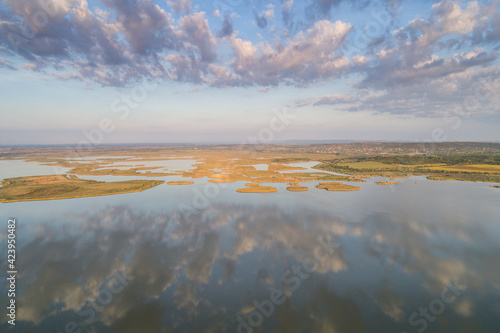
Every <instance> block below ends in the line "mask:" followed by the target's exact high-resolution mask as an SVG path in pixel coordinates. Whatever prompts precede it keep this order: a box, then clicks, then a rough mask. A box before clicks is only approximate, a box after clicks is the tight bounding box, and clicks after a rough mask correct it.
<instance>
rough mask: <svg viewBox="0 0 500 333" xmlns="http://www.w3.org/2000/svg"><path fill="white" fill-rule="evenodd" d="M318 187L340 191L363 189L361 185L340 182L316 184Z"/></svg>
mask: <svg viewBox="0 0 500 333" xmlns="http://www.w3.org/2000/svg"><path fill="white" fill-rule="evenodd" d="M316 188H319V189H324V190H327V191H339V192H344V191H357V190H360V189H361V187H359V186H353V185H345V184H342V183H338V182H329V183H319V184H318V185H316Z"/></svg>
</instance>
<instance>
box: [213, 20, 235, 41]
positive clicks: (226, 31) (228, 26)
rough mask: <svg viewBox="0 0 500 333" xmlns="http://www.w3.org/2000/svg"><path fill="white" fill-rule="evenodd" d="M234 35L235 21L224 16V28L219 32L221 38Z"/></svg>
mask: <svg viewBox="0 0 500 333" xmlns="http://www.w3.org/2000/svg"><path fill="white" fill-rule="evenodd" d="M232 34H233V21H232V20H231V18H230V17H229V16H228V15H224V21H223V22H222V28H221V30H220V31H219V33H218V35H217V36H219V37H227V36H231V35H232Z"/></svg>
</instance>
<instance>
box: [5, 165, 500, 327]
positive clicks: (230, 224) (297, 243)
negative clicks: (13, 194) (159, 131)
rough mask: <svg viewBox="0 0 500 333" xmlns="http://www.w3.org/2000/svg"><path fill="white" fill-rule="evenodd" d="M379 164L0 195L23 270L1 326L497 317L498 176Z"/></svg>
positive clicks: (465, 322) (387, 323)
mask: <svg viewBox="0 0 500 333" xmlns="http://www.w3.org/2000/svg"><path fill="white" fill-rule="evenodd" d="M1 162H2V163H9V162H8V161H1ZM10 163H17V164H19V163H27V162H20V161H15V162H10ZM179 163H181V162H179ZM184 163H186V162H184ZM17 164H16V165H17ZM124 164H126V163H124ZM190 165H191V164H190ZM293 165H297V166H301V165H302V166H304V167H307V168H310V167H311V166H312V165H311V164H293ZM175 166H176V167H177V165H175ZM40 168H47V169H43V171H44V172H42V173H39V174H47V173H46V172H45V171H47V172H50V170H49V169H50V168H51V167H50V166H40ZM16 169H17V170H20V171H17V173H15V175H16V176H17V175H23V176H24V175H30V174H36V172H37V171H42V170H41V169H37V168H36V167H34V166H33V165H32V164H29V165H25V166H24V167H22V166H20V167H17V168H16ZM5 170H6V169H5V168H4V169H2V170H1V172H2V174H0V176H1V177H0V178H5V177H7V176H9V177H10V174H4V173H3V172H4V171H5ZM98 177H106V180H108V178H110V177H111V179H116V180H121V179H122V178H123V179H129V178H132V179H140V178H139V177H114V176H95V177H90V176H89V177H88V178H89V179H90V178H91V179H102V178H98ZM81 178H87V177H83V176H82V177H81ZM145 179H151V178H147V177H145ZM153 179H154V178H153ZM158 179H165V180H180V179H182V180H186V179H187V178H182V177H180V176H169V177H159V178H158ZM382 179H385V178H379V177H372V178H371V179H368V180H367V182H366V183H355V185H356V186H360V187H361V190H359V191H353V192H328V191H324V190H319V189H315V188H314V185H316V184H318V182H316V181H313V182H303V183H302V185H305V186H308V187H309V188H310V189H309V191H306V192H289V191H287V190H286V186H287V185H286V184H283V183H277V184H272V185H271V186H275V187H277V188H278V191H277V192H274V193H236V192H235V190H236V189H238V188H241V187H244V183H245V182H235V183H220V184H214V183H209V182H207V180H206V179H194V181H195V184H194V185H189V186H169V185H166V184H163V185H160V186H158V187H155V188H152V189H150V190H147V191H144V192H139V193H128V194H121V195H114V196H105V197H93V198H78V199H66V200H51V201H34V202H17V203H3V204H1V203H0V210H1V211H2V216H3V217H5V219H7V217H12V218H15V219H16V236H17V237H16V242H17V243H16V249H17V257H16V263H17V271H18V274H17V286H16V288H17V292H16V302H17V306H18V308H17V318H16V325H15V326H11V325H9V324H8V323H7V320H8V318H7V317H3V318H2V319H1V324H0V331H2V332H43V333H47V332H54V333H60V332H120V333H123V332H154V333H157V332H238V333H241V332H244V333H250V332H318V333H319V332H321V333H327V332H341V333H343V332H397V333H401V332H407V333H410V332H424V331H425V332H498V327H499V326H500V265H499V264H498V262H499V259H498V258H499V255H500V189H495V188H490V187H489V185H490V184H488V183H473V182H459V181H447V182H439V181H429V180H427V179H426V178H425V177H409V178H406V179H404V178H402V179H398V181H399V182H400V184H398V185H393V186H380V185H376V184H375V182H376V181H380V180H382ZM6 222H7V221H5V224H3V225H4V228H3V229H2V230H1V234H0V235H1V240H0V248H2V249H4V251H5V252H4V253H6V248H7V238H6V237H7V227H6ZM6 259H7V258H4V257H2V258H1V260H0V262H1V263H2V267H6ZM4 271H5V270H4ZM0 298H1V301H2V302H3V303H2V304H7V303H6V302H7V285H6V284H3V285H2V287H1V290H0Z"/></svg>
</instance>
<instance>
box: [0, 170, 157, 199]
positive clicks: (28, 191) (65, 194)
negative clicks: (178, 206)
mask: <svg viewBox="0 0 500 333" xmlns="http://www.w3.org/2000/svg"><path fill="white" fill-rule="evenodd" d="M163 183H164V181H163V180H127V181H119V182H102V181H96V180H86V179H80V178H78V177H77V176H75V175H51V176H31V177H16V178H7V179H4V180H2V187H1V188H0V201H1V202H18V201H38V200H56V199H73V198H83V197H96V196H102V195H113V194H122V193H132V192H142V191H144V190H147V189H150V188H152V187H155V186H158V185H160V184H163Z"/></svg>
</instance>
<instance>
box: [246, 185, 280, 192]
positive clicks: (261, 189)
mask: <svg viewBox="0 0 500 333" xmlns="http://www.w3.org/2000/svg"><path fill="white" fill-rule="evenodd" d="M277 190H278V189H277V188H276V187H272V186H260V185H258V184H257V186H248V187H244V188H239V189H237V190H236V192H239V193H267V192H276V191H277Z"/></svg>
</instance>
